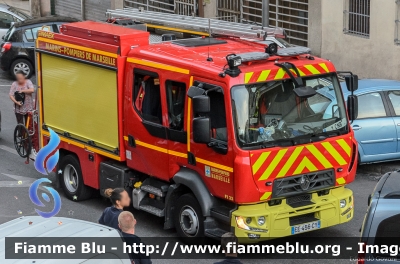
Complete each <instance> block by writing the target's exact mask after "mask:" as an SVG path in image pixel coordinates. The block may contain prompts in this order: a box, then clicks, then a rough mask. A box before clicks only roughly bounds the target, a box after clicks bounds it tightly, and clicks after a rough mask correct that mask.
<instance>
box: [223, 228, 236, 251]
mask: <svg viewBox="0 0 400 264" xmlns="http://www.w3.org/2000/svg"><path fill="white" fill-rule="evenodd" d="M238 245H239V242H238V239H237V237H236V236H235V234H233V233H231V232H229V233H225V234H223V235H222V236H221V246H222V249H223V250H225V255H227V256H237V253H236V252H237V246H238Z"/></svg>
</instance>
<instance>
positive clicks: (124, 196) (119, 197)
mask: <svg viewBox="0 0 400 264" xmlns="http://www.w3.org/2000/svg"><path fill="white" fill-rule="evenodd" d="M104 195H105V196H106V197H108V198H110V201H111V203H112V204H113V205H114V206H115V207H118V208H124V207H127V206H129V205H130V203H131V198H129V195H128V193H127V192H126V191H125V190H124V188H115V189H111V188H109V189H106V190H105V191H104Z"/></svg>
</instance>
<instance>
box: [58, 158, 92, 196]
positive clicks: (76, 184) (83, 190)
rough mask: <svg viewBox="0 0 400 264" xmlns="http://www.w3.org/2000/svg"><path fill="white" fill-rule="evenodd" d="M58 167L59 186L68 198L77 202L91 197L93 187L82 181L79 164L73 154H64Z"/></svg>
mask: <svg viewBox="0 0 400 264" xmlns="http://www.w3.org/2000/svg"><path fill="white" fill-rule="evenodd" d="M59 168H60V170H61V174H60V175H59V177H61V178H60V183H61V187H62V188H63V190H64V193H65V196H67V198H68V199H70V200H72V201H75V202H78V201H83V200H86V199H89V198H90V197H92V194H93V189H92V188H90V187H88V186H86V185H85V184H84V183H83V177H82V170H81V165H80V164H79V160H78V159H77V158H76V157H75V156H74V155H66V156H64V157H63V158H62V159H61V162H60V166H59ZM57 173H58V172H57Z"/></svg>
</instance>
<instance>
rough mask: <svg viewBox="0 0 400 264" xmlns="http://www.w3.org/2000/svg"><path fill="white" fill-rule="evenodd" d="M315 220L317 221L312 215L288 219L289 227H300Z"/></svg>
mask: <svg viewBox="0 0 400 264" xmlns="http://www.w3.org/2000/svg"><path fill="white" fill-rule="evenodd" d="M317 220H318V219H317V218H315V216H314V213H310V214H304V215H299V216H292V217H289V223H290V225H291V226H294V225H301V224H304V223H309V222H314V221H317Z"/></svg>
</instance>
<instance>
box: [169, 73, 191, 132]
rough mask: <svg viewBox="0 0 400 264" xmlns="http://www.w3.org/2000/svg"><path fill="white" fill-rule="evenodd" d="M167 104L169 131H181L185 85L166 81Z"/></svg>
mask: <svg viewBox="0 0 400 264" xmlns="http://www.w3.org/2000/svg"><path fill="white" fill-rule="evenodd" d="M165 87H166V89H167V102H168V124H169V128H170V129H174V130H178V131H182V130H183V121H184V112H185V97H186V84H185V83H181V82H175V81H169V80H168V81H166V83H165Z"/></svg>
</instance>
